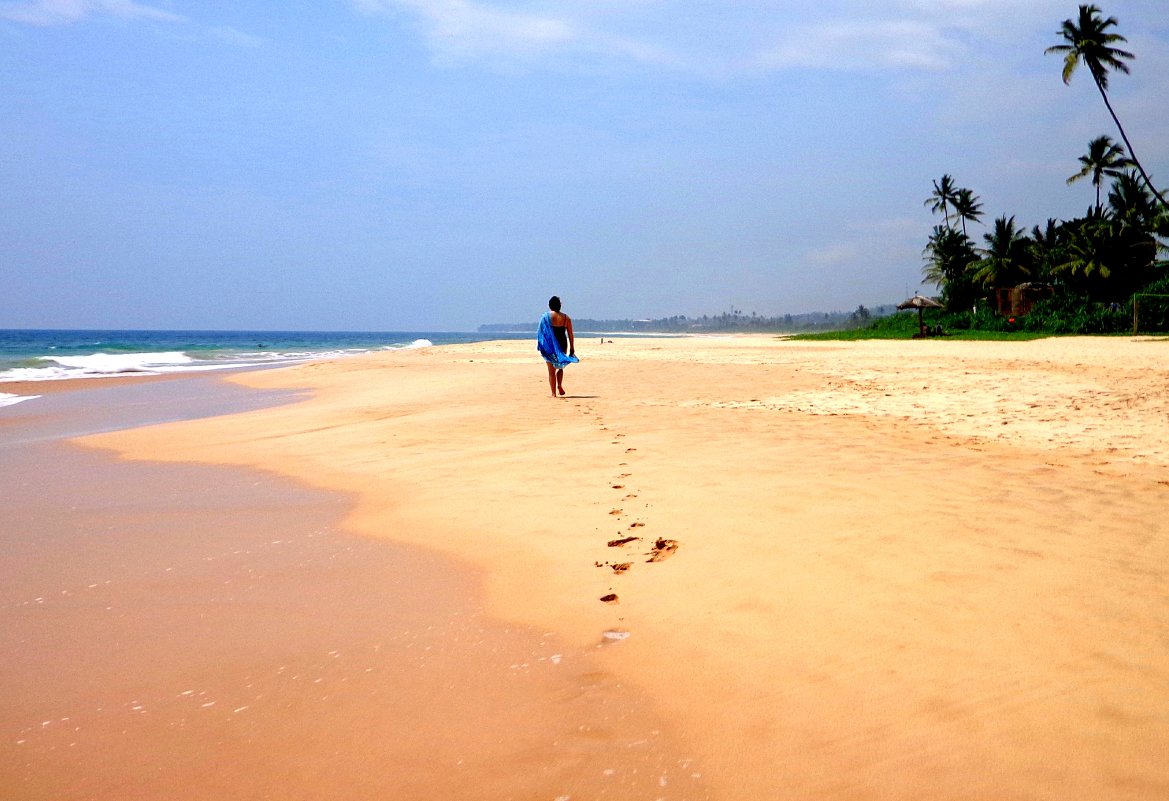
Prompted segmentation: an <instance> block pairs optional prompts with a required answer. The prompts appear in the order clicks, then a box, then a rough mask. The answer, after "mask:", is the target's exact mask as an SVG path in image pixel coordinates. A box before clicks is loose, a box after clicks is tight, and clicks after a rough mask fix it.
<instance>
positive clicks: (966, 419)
mask: <svg viewBox="0 0 1169 801" xmlns="http://www.w3.org/2000/svg"><path fill="white" fill-rule="evenodd" d="M1036 342H1038V343H1041V344H1036V343H1034V342H1033V343H1008V345H1007V346H1003V345H998V344H995V343H944V347H912V349H911V348H910V347H907V344H908V343H904V342H895V343H886V344H881V343H867V344H856V343H806V342H781V341H777V340H774V339H773V338H770V337H766V338H746V337H744V338H735V339H733V340H730V339H715V338H711V339H703V340H701V341H695V340H671V339H661V340H649V339H646V340H637V341H633V340H626V341H622V342H620V343H616V344H614V345H612V346H610V345H608V344H606V345H605V346H604V347H598V348H595V349H589V350H586V351H585V352H584V353H583V354H582V359H583V361H582V364H581V365H579V366H578V365H574V366H573V368H572V369H571V370H570V371H568V373H567V379H568V380H567V382H566V383H567V384H568V386H569V392H570V395H569V397H568V398H567V399H564V400H551V399H545V398H543V397H542V395H543V390H544V387H543V386H542V384H543V383H544V379H545V377H544V376H543V371H541V370H539V363H538V360H536V359H535V358H533V355H532V354H531V353H529V352H528V351H529V350H530V343H526V342H519V343H517V342H515V341H500V342H488V343H479V344H476V345H452V346H445V347H444V348H442V349H427V350H425V351H418V352H414V353H394V354H388V355H378V356H373V357H357V358H355V359H354V360H346V361H345V362H335V363H318V364H312V365H305V366H302V367H294V368H288V369H285V370H279V371H264V372H261V373H250V374H241V375H238V376H233V377H231V378H230V379H229V380H231V381H233V382H238V383H243V384H245V385H247V386H250V387H256V388H266V389H281V390H284V391H288V390H290V389H291V388H293V387H296V388H301V389H303V388H305V387H311V388H312V391H311V397H310V398H308V399H306V400H301V401H298V402H295V403H292V404H290V405H285V406H281V407H278V408H275V409H270V410H266V411H262V412H250V413H245V414H240V415H234V416H231V417H227V418H218V419H214V420H203V421H197V422H194V423H189V424H177V425H170V426H164V427H152V428H145V429H136V430H132V431H123V432H117V433H114V434H109V435H102V436H98V437H91V438H87V440H86V444H87V445H95V446H98V447H103V448H109V449H113V450H115V451H117V452H119V453H121V454H122V455H123V456H125V457H129V458H137V459H142V458H153V459H155V460H162V461H176V462H184V461H213V462H216V463H222V464H231V465H236V466H243V467H251V468H259V469H262V470H266V471H273V472H276V473H279V474H282V475H287V476H290V477H294V478H295V479H297V480H299V481H303V482H305V483H307V484H309V485H311V486H314V487H317V488H322V489H328V490H332V491H336V492H348V493H351V495H352V497H354V498H355V501H356V506H355V508H354V510H353V511H352V513H351V514H350V515H349V516H348V517H347V519H346V520H345V521H344V524H343V525H344V526H345V528H346V530H348V531H351V532H354V533H358V534H362V535H366V536H369V537H374V538H377V537H388V538H390V539H391V540H394V541H396V542H402V543H405V544H407V545H417V546H420V547H423V548H430V549H434V550H437V551H439V552H441V553H443V554H444V555H446V556H448V557H451V558H455V559H459V560H462V561H463V562H465V563H466V564H469V565H473V566H474V567H475V570H476V572H478V573H479V574H480V575H481V576H482V579H483V581H484V582H485V584H484V587H485V592H486V611H487V613H489V614H490V615H492V616H494V617H497V618H499V619H502V620H506V621H511V622H512V623H513V624H514V625H520V626H524V627H528V628H530V629H531V630H535V631H543V632H549V631H553V632H556V636H557V638H558V640H559V641H560V642H561V643H562V644H563V648H564V651H565V653H575V654H586V653H587V654H591V655H592V659H594V660H595V661H596V664H597V665H598V666H599V668H600V670H601V671H602V672H603V673H604V674H605V675H610V676H613V677H615V681H616V682H617V683H618V684H619V685H620V686H622V687H631V688H635V692H636V693H637V694H638V695H639V696H640V695H645V696H648V697H649V698H651V699H652V704H651V706H652V708H653V709H655V710H657V711H658V713H660V714H661V715H662V716H663V717H664V719H665V720H666V725H665V726H664V727H662V728H658V729H656V730H657V731H665V732H667V733H668V735H669V738H670V741H671V743H673V744H674V745H673V746H672V747H676V748H677V749H678V751H677V752H676V757H677V759H676V762H677V763H678V764H679V765H680V764H682V762H686V764H687V765H694V766H701V767H700V768H699V767H694V768H693V769H692V770H691V774H693V773H700V774H701V777H702V781H703V783H704V784H705V785H706V786H707V787H708V789H709V797H711V798H737V797H756V798H764V797H787V796H791V797H825V796H828V795H831V796H832V797H837V798H857V799H861V798H871V797H913V796H918V797H931V798H938V799H950V798H953V799H959V798H968V797H970V796H971V794H973V795H976V796H985V797H990V796H994V795H997V796H1010V797H1018V798H1052V799H1054V798H1066V797H1078V796H1082V795H1085V794H1091V795H1093V797H1097V798H1117V799H1119V798H1142V799H1143V798H1149V799H1153V798H1159V797H1160V796H1161V795H1163V792H1162V791H1163V790H1164V789H1165V788H1166V787H1169V770H1167V769H1166V768H1165V767H1164V760H1163V759H1161V758H1160V757H1161V756H1163V754H1164V753H1166V752H1169V751H1167V749H1169V738H1167V735H1166V733H1165V731H1164V730H1163V728H1160V727H1157V726H1156V725H1154V724H1153V722H1154V721H1156V720H1158V719H1160V718H1161V717H1162V716H1164V715H1165V714H1167V713H1169V709H1166V704H1169V702H1166V701H1165V700H1164V699H1163V698H1161V696H1160V694H1158V692H1157V689H1156V688H1157V687H1159V686H1163V685H1162V682H1163V681H1164V680H1166V679H1167V678H1169V657H1167V656H1166V655H1164V654H1163V653H1158V652H1156V651H1151V650H1149V648H1148V644H1149V643H1151V642H1156V641H1158V640H1159V639H1160V638H1163V637H1165V636H1167V635H1169V613H1166V612H1165V611H1164V609H1162V608H1160V607H1157V608H1155V609H1153V610H1150V609H1149V608H1147V599H1149V598H1150V597H1154V598H1155V597H1161V596H1162V595H1163V587H1164V581H1165V579H1166V578H1167V576H1166V575H1165V571H1166V570H1169V569H1167V568H1164V567H1162V566H1163V565H1165V564H1169V560H1167V559H1166V558H1165V557H1169V553H1166V549H1167V547H1169V546H1166V545H1165V544H1164V543H1163V538H1162V537H1159V536H1158V533H1159V532H1160V530H1161V528H1162V522H1161V521H1162V518H1163V513H1162V511H1161V510H1162V509H1163V508H1164V502H1165V500H1166V494H1165V493H1166V492H1167V491H1166V489H1165V487H1166V486H1169V455H1167V451H1166V442H1167V439H1169V438H1167V437H1166V436H1165V434H1166V427H1167V424H1166V419H1167V416H1166V411H1167V407H1166V404H1167V403H1169V401H1166V400H1165V399H1164V397H1163V394H1164V393H1163V387H1164V382H1165V378H1166V371H1165V369H1164V368H1163V367H1161V366H1160V364H1159V362H1158V358H1157V357H1158V356H1159V355H1160V354H1159V351H1157V352H1154V351H1156V348H1155V346H1148V345H1146V344H1144V343H1140V342H1137V341H1129V340H1124V341H1119V340H1110V341H1102V342H1096V341H1094V340H1082V339H1077V340H1062V341H1060V342H1049V341H1046V340H1039V341H1036ZM1043 343H1045V344H1043ZM582 344H583V343H582ZM915 344H916V343H915ZM927 344H928V345H932V344H933V343H927ZM1142 348H1143V350H1142ZM625 536H637V537H641V539H640V540H635V541H633V543H631V544H629V545H627V546H625V547H624V548H616V547H612V548H611V547H608V546H607V544H606V543H607V542H608V541H610V540H614V539H620V538H623V537H625ZM657 539H668V540H675V541H676V542H677V543H679V545H678V547H677V548H676V550H671V551H670V552H669V554H668V555H669V558H668V559H665V560H664V561H655V562H649V561H647V560H648V559H650V555H651V550H650V547H649V546H650V544H651V543H653V542H654V541H655V540H657ZM618 560H620V561H621V562H622V563H624V562H626V561H627V562H628V563H629V564H630V568H629V569H628V570H627V571H625V572H623V573H621V574H617V573H615V572H614V571H613V569H612V567H611V563H614V562H617V561H618ZM1135 565H1140V566H1142V567H1140V569H1136V568H1135V567H1134V566H1135ZM1158 588H1160V589H1158ZM1158 593H1160V594H1158ZM609 595H616V596H618V597H617V599H616V603H605V602H604V601H602V598H606V597H607V596H609ZM607 631H620V632H628V638H627V639H624V640H618V641H615V642H611V643H610V644H605V643H606V642H608V640H606V638H605V636H604V632H607ZM601 695H602V696H604V693H602V694H601ZM536 703H537V706H536V708H544V709H545V710H546V711H545V713H544V714H548V713H549V712H551V710H552V709H554V708H555V704H554V702H553V699H547V698H545V699H542V701H540V700H538V701H537V702H536ZM541 703H542V704H544V705H545V706H543V707H541V706H540V704H541ZM987 766H993V770H988V768H987ZM497 767H498V766H497ZM687 769H688V770H689V768H687ZM1126 788H1128V789H1126ZM1132 788H1140V789H1137V790H1133V789H1132ZM663 795H669V793H664V794H663Z"/></svg>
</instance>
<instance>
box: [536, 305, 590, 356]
mask: <svg viewBox="0 0 1169 801" xmlns="http://www.w3.org/2000/svg"><path fill="white" fill-rule="evenodd" d="M536 350H538V351H540V355H541V356H543V357H544V361H546V362H548V363H549V364H550V365H552V366H553V367H555V368H556V369H557V370H563V369H564V368H565V367H567V366H568V365H570V364H576V363H577V362H579V361H580V359H578V358H576V357H575V356H569V355H568V354H567V353H565V352H564V351H562V350H561V349H560V343H559V342H557V341H556V334H555V333H554V332H553V331H552V312H544V316H543V317H541V318H540V328H539V330H538V331H536Z"/></svg>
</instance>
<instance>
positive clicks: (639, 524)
mask: <svg viewBox="0 0 1169 801" xmlns="http://www.w3.org/2000/svg"><path fill="white" fill-rule="evenodd" d="M643 526H645V523H643V522H641V521H640V520H637V521H635V522H633V523H630V524H629V527H630V528H642V527H643Z"/></svg>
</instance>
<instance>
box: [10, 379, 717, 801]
mask: <svg viewBox="0 0 1169 801" xmlns="http://www.w3.org/2000/svg"><path fill="white" fill-rule="evenodd" d="M228 389H230V387H229V388H228ZM82 395H85V396H86V397H84V398H83V397H81V396H75V397H69V396H68V395H58V396H57V397H56V398H55V399H54V401H55V403H54V404H52V405H50V404H46V406H48V407H49V408H45V409H41V410H40V411H35V406H32V405H30V404H34V403H36V402H28V403H26V404H22V405H20V406H18V407H10V408H9V409H8V410H7V411H10V412H15V411H16V410H17V409H19V410H20V411H21V412H22V413H23V416H22V417H20V418H19V419H18V420H16V421H15V422H13V423H12V424H11V425H10V426H8V427H7V428H5V429H4V433H3V434H0V456H2V457H3V462H2V467H3V469H2V470H0V497H2V498H3V499H4V500H3V503H2V507H3V509H2V511H3V516H4V520H5V525H4V527H3V534H0V565H2V569H3V575H4V576H5V582H4V585H3V588H2V589H0V632H2V635H3V640H4V642H5V649H4V653H3V654H2V655H0V686H2V687H3V688H4V691H3V693H2V694H0V737H2V738H3V740H2V741H0V796H2V797H4V798H6V799H29V800H30V801H31V800H32V799H61V798H86V799H91V798H92V799H133V798H141V799H158V798H168V799H183V798H190V799H207V798H220V799H228V798H290V797H291V798H347V799H375V798H376V799H386V798H393V799H428V798H439V797H442V798H453V797H477V798H486V799H497V798H498V799H502V798H511V797H516V794H518V795H519V797H532V798H542V797H549V798H555V797H557V796H573V797H599V796H600V795H602V794H603V793H604V791H605V790H610V791H616V790H618V789H620V790H621V791H622V792H625V791H628V792H629V793H631V795H630V797H639V796H644V794H645V793H646V792H648V788H651V787H654V788H656V787H657V784H658V781H659V777H660V776H661V775H662V774H663V773H665V772H667V771H669V770H670V769H674V768H676V766H673V765H670V764H667V763H666V761H665V760H666V759H667V758H672V757H673V755H674V754H676V753H677V752H678V750H679V749H678V748H677V747H674V746H673V745H672V744H671V742H670V740H669V738H668V736H667V735H665V734H664V733H663V732H662V731H661V728H662V724H661V721H660V720H658V716H657V715H656V713H655V712H654V710H653V708H652V704H650V703H649V702H648V701H647V699H646V698H645V697H644V696H642V695H639V694H638V693H636V692H633V691H630V690H628V689H626V688H624V687H622V686H621V683H620V681H619V680H618V679H616V678H615V677H613V676H611V675H607V674H605V673H604V672H603V671H600V670H598V669H597V668H596V666H594V665H591V664H590V662H589V661H588V660H587V659H585V658H582V657H581V656H580V655H570V654H567V653H565V651H564V648H563V647H562V646H561V644H560V643H559V641H558V639H557V638H556V637H555V636H554V635H553V634H551V633H547V634H546V633H544V632H542V631H535V630H532V629H528V628H524V627H520V626H515V625H511V624H506V623H501V622H499V621H496V620H493V619H491V618H490V617H488V616H487V615H485V614H484V613H483V611H482V607H483V604H482V594H483V593H482V588H481V587H480V585H479V582H478V577H477V576H476V575H475V572H474V571H473V570H471V569H470V568H469V567H468V566H466V565H463V564H460V563H458V562H457V561H456V560H452V559H450V558H447V557H443V556H442V555H439V554H437V553H435V552H433V551H430V550H427V549H421V548H413V547H402V546H395V545H394V544H392V543H389V542H387V541H385V540H374V539H368V538H359V537H356V536H354V535H352V534H349V533H347V532H345V531H343V530H341V528H340V526H339V521H340V520H341V518H342V517H343V515H344V514H346V512H347V511H348V510H349V509H350V508H351V505H352V504H351V501H350V499H349V498H348V497H347V496H345V495H343V494H338V493H329V492H322V491H319V490H313V489H310V488H307V487H305V486H302V485H300V484H297V483H295V482H292V481H290V480H288V479H283V478H280V477H277V476H275V475H272V474H269V473H263V472H258V471H248V470H242V469H232V468H221V467H208V466H201V465H198V464H165V465H160V464H155V463H153V462H149V461H141V462H119V461H114V460H113V459H111V458H110V456H109V455H108V454H105V453H102V452H99V451H96V450H93V449H88V448H82V447H80V446H78V445H75V444H71V443H68V442H62V441H60V439H59V438H57V437H54V436H53V432H54V431H60V430H62V429H64V430H69V431H80V430H85V429H86V427H88V430H91V431H92V430H99V431H100V430H109V429H112V428H120V427H122V426H124V425H127V424H129V423H130V422H131V421H132V420H133V419H134V416H135V415H137V416H139V417H141V416H142V415H144V414H146V412H144V411H143V410H142V408H141V406H142V405H147V406H149V408H150V409H151V410H152V412H153V414H155V415H156V418H160V419H173V418H174V417H176V416H181V415H182V414H183V413H184V410H185V412H186V413H188V414H190V413H194V412H198V413H201V414H206V413H209V412H210V410H211V409H212V408H213V407H217V409H216V410H217V411H219V412H223V411H227V410H229V409H231V408H234V409H235V410H236V411H240V410H242V409H244V408H247V407H249V406H255V405H257V404H256V396H259V397H260V398H265V397H267V400H268V401H269V402H272V400H273V398H272V397H271V396H265V393H255V392H253V393H249V394H248V395H247V396H243V395H242V394H241V393H240V391H239V390H236V393H235V395H232V394H231V393H227V394H226V396H225V394H224V392H223V391H222V387H221V385H219V384H217V383H215V382H210V381H205V380H202V379H192V380H190V381H175V382H168V384H167V386H166V387H165V388H161V387H159V386H158V385H152V386H150V387H135V388H120V389H115V388H114V387H113V385H107V386H105V387H104V388H102V389H101V391H100V393H99V395H97V396H95V395H93V394H91V393H89V392H85V393H82ZM286 395H287V393H282V394H281V395H280V396H276V397H283V396H286ZM212 398H214V399H216V400H215V402H214V403H212V402H211V400H210V399H212ZM193 399H198V400H199V403H197V404H193V403H192V401H193ZM94 401H100V403H99V404H98V408H95V406H94ZM102 410H104V412H105V414H103V412H102ZM110 415H112V417H111V416H110ZM147 419H149V418H147ZM18 432H19V433H18ZM549 698H554V699H556V703H557V713H556V715H554V716H543V715H542V714H541V713H542V712H543V711H544V710H545V706H544V702H545V700H546V699H549ZM485 732H491V733H492V735H490V736H485ZM517 760H519V763H522V764H517ZM505 763H506V764H511V765H515V766H516V767H517V768H519V769H517V770H516V771H514V772H500V771H499V770H497V769H496V767H497V766H498V765H499V764H505ZM584 766H588V769H585V768H584ZM638 770H640V771H641V772H640V773H638V772H637V771H638ZM654 770H656V771H657V772H656V773H654V772H653V771H654ZM606 771H613V773H609V774H606ZM691 785H692V787H691V789H692V790H693V789H695V788H698V789H699V792H698V794H696V795H695V794H692V795H691V796H690V797H698V798H701V797H703V795H702V793H701V791H700V784H699V783H698V782H696V781H695V780H693V779H692V780H691Z"/></svg>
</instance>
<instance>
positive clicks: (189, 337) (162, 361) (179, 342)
mask: <svg viewBox="0 0 1169 801" xmlns="http://www.w3.org/2000/svg"><path fill="white" fill-rule="evenodd" d="M531 336H532V335H531V334H530V333H528V334H500V333H492V334H473V333H457V332H433V331H430V332H427V331H387V332H353V331H50V330H21V329H13V330H4V329H0V406H4V405H7V404H11V403H16V402H19V401H20V400H23V399H24V398H18V397H16V396H15V395H14V394H12V393H6V392H4V383H5V382H11V381H54V380H61V379H67V378H94V379H100V378H105V377H109V376H124V375H161V374H163V373H183V372H196V371H208V370H230V369H239V368H246V367H258V366H264V365H277V364H291V363H295V362H302V361H308V360H312V359H333V358H341V357H345V356H351V355H355V354H360V353H368V352H370V351H379V350H398V349H402V348H426V347H433V346H435V345H449V344H456V343H462V342H482V341H484V340H489V339H519V338H528V337H531Z"/></svg>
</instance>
